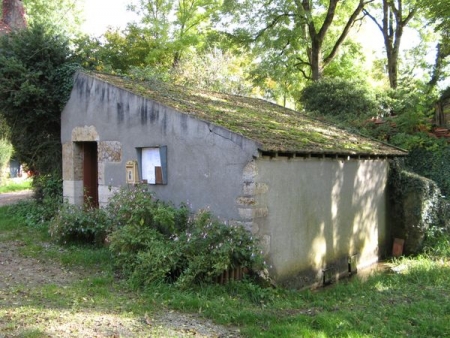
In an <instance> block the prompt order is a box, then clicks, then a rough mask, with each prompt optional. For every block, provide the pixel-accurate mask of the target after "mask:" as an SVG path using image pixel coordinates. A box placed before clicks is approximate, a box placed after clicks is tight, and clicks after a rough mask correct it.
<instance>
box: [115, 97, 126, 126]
mask: <svg viewBox="0 0 450 338" xmlns="http://www.w3.org/2000/svg"><path fill="white" fill-rule="evenodd" d="M124 118H125V113H124V109H123V103H122V102H117V121H118V122H119V123H123V120H124Z"/></svg>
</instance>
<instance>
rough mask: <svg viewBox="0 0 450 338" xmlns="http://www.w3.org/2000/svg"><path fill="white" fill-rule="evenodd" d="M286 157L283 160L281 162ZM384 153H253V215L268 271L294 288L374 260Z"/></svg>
mask: <svg viewBox="0 0 450 338" xmlns="http://www.w3.org/2000/svg"><path fill="white" fill-rule="evenodd" d="M287 163H289V165H287ZM387 175H388V163H387V161H384V160H338V159H314V158H312V159H285V158H276V159H265V158H263V159H259V160H257V161H256V169H255V175H254V181H255V184H256V185H259V186H263V187H265V188H264V189H263V190H261V191H259V192H258V193H257V194H255V199H256V204H257V205H258V206H259V207H260V208H261V207H264V206H267V208H268V212H267V215H265V216H264V215H263V217H260V218H259V219H255V226H254V228H255V229H256V230H257V231H256V233H257V234H258V236H259V237H260V238H262V243H263V246H264V251H265V253H266V254H267V257H268V264H269V265H270V267H271V274H272V276H274V278H275V279H276V280H278V281H279V282H281V283H284V284H286V285H292V286H295V287H301V286H307V285H311V284H314V283H317V282H318V283H320V281H321V278H322V270H323V269H325V268H332V270H333V272H334V273H335V274H336V275H338V274H340V273H345V272H346V271H348V257H350V256H352V255H354V254H357V256H356V257H357V265H358V268H363V267H366V266H369V265H371V264H373V263H375V262H376V261H377V260H378V254H379V247H380V245H381V246H383V245H384V241H385V239H386V231H387V224H386V223H387V220H386V218H387V217H386V181H387Z"/></svg>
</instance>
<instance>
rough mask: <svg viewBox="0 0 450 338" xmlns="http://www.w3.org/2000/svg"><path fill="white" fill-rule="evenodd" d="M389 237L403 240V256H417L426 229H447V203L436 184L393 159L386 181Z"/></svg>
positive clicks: (449, 214)
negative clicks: (388, 201) (389, 221)
mask: <svg viewBox="0 0 450 338" xmlns="http://www.w3.org/2000/svg"><path fill="white" fill-rule="evenodd" d="M388 187H389V199H390V217H391V224H392V228H391V235H392V237H393V238H394V237H395V238H402V239H404V240H405V246H404V253H405V254H414V253H418V252H419V251H420V250H421V248H422V244H423V241H424V239H425V237H426V234H427V232H428V230H430V229H432V228H447V227H448V225H449V224H448V222H449V221H448V219H449V216H450V213H449V209H450V208H449V204H448V202H447V201H446V200H445V199H444V198H443V196H442V194H441V190H440V189H439V187H438V185H437V184H436V183H435V182H434V181H432V180H430V179H428V178H425V177H423V176H420V175H418V174H415V173H412V172H410V171H408V170H407V169H406V167H405V165H404V163H402V161H401V160H398V159H397V160H393V161H392V162H391V166H390V174H389V179H388Z"/></svg>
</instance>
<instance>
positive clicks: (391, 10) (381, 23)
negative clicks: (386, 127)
mask: <svg viewBox="0 0 450 338" xmlns="http://www.w3.org/2000/svg"><path fill="white" fill-rule="evenodd" d="M417 9H418V7H417V5H416V3H415V1H413V0H381V17H378V16H377V15H376V14H374V13H373V12H370V11H369V10H367V9H364V13H365V14H366V15H367V16H368V17H369V18H371V19H372V20H373V22H374V23H375V24H376V25H377V27H378V28H379V30H380V31H381V33H382V34H383V39H384V46H385V49H386V59H387V71H388V76H389V85H390V87H391V88H392V89H395V88H397V86H398V62H399V54H400V44H401V40H402V38H403V33H404V30H405V28H406V26H407V25H408V23H409V22H410V21H411V20H412V19H413V17H414V16H415V15H416V13H417Z"/></svg>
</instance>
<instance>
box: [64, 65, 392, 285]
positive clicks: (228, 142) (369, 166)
mask: <svg viewBox="0 0 450 338" xmlns="http://www.w3.org/2000/svg"><path fill="white" fill-rule="evenodd" d="M61 141H62V143H63V161H64V162H63V179H64V196H65V197H66V198H67V199H68V200H69V201H70V202H71V203H78V204H81V203H82V202H83V196H82V195H83V183H82V179H83V177H82V176H83V174H82V170H81V163H82V162H83V160H82V152H81V148H80V142H85V141H94V142H97V146H98V183H99V198H100V204H104V203H106V202H107V199H108V197H109V196H111V194H112V193H113V192H114V191H115V189H117V188H118V187H119V186H122V185H125V184H126V179H125V176H126V175H125V165H126V162H127V161H130V160H138V161H139V159H138V151H137V148H141V147H154V146H167V173H168V177H167V185H151V186H150V187H151V190H153V191H154V192H155V193H156V195H157V197H158V198H161V199H164V200H169V201H172V202H174V203H175V204H179V203H188V204H189V205H190V206H191V207H192V209H193V210H198V209H201V208H207V207H209V208H210V209H211V211H212V212H213V213H214V214H215V215H216V216H219V217H220V218H221V219H223V220H227V221H230V222H238V223H241V224H243V225H244V226H246V227H247V228H248V229H249V230H250V231H252V232H253V233H254V234H255V235H256V236H258V237H259V238H260V243H261V248H262V250H263V252H264V254H265V255H266V256H267V259H268V264H269V266H270V272H271V275H272V276H273V277H274V278H275V279H276V280H277V281H279V282H281V283H283V284H286V285H288V286H289V285H292V286H295V287H301V286H307V285H311V284H314V283H315V282H317V281H318V280H319V279H320V278H321V273H322V269H323V268H327V267H330V266H334V267H336V268H337V269H336V271H338V272H339V271H342V269H344V270H345V268H346V267H347V266H346V264H347V258H348V256H350V255H353V254H357V257H358V258H357V259H358V266H359V267H360V268H361V267H364V266H366V265H370V264H372V263H374V262H376V261H377V259H378V250H379V246H380V244H381V243H383V242H384V240H385V237H386V191H385V187H386V180H387V173H388V165H387V161H384V160H341V159H327V158H325V159H317V158H310V159H302V158H294V159H287V158H284V157H280V158H274V159H269V158H265V157H259V155H258V145H257V144H256V143H255V142H253V141H251V140H248V139H246V138H244V137H241V136H239V135H236V134H234V133H230V132H229V131H228V130H226V129H223V128H220V127H217V126H214V125H211V124H209V123H206V122H204V121H201V120H198V119H195V118H193V117H190V116H188V115H186V114H181V113H179V112H177V111H175V110H173V109H171V108H168V107H165V106H163V105H161V104H158V103H156V102H152V101H150V100H146V99H144V98H142V97H139V96H136V95H134V94H132V93H130V92H128V91H126V90H123V89H119V88H116V87H114V86H111V85H108V84H105V83H104V82H102V81H99V80H97V79H95V78H92V77H90V76H87V75H85V74H82V73H80V74H78V75H77V77H76V78H75V85H74V89H73V91H72V95H71V97H70V100H69V102H68V103H67V105H66V107H65V109H64V111H63V113H62V133H61ZM111 187H112V189H110V188H111Z"/></svg>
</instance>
